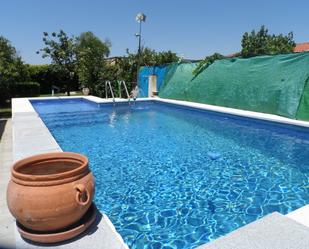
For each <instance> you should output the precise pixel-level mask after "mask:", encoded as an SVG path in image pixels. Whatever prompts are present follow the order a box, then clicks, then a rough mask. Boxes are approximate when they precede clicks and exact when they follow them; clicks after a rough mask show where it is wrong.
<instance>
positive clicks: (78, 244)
mask: <svg viewBox="0 0 309 249" xmlns="http://www.w3.org/2000/svg"><path fill="white" fill-rule="evenodd" d="M15 229H16V231H15V233H16V234H18V231H17V228H15ZM115 233H116V231H115V230H114V227H113V225H112V224H111V222H110V220H109V219H108V217H107V216H106V215H104V214H103V215H102V214H100V213H98V214H97V219H96V221H95V224H93V225H92V226H91V228H90V229H88V230H87V231H85V232H84V233H83V234H81V236H79V237H77V238H76V239H72V240H69V241H67V242H63V243H59V244H49V245H48V244H47V245H42V244H33V243H31V242H29V241H25V240H24V239H23V238H22V237H20V236H19V235H17V236H16V249H49V248H56V249H79V248H83V249H84V248H102V249H128V247H127V246H126V245H125V244H124V243H120V242H121V241H122V238H121V237H120V235H118V236H119V237H117V236H115Z"/></svg>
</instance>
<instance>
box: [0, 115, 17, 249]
mask: <svg viewBox="0 0 309 249" xmlns="http://www.w3.org/2000/svg"><path fill="white" fill-rule="evenodd" d="M0 123H1V126H2V129H1V131H0V132H1V133H2V136H1V140H0V210H1V211H0V224H1V225H0V248H1V249H2V248H6V249H11V248H15V247H16V246H15V232H14V230H15V220H14V218H13V217H12V215H11V214H10V212H9V210H8V207H7V205H6V187H7V184H8V182H9V179H10V174H11V171H10V168H11V165H12V163H13V155H12V121H11V119H8V120H0Z"/></svg>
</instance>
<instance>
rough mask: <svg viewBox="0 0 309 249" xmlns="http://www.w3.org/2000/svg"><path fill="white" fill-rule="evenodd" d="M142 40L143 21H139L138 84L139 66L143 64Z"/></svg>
mask: <svg viewBox="0 0 309 249" xmlns="http://www.w3.org/2000/svg"><path fill="white" fill-rule="evenodd" d="M141 41H142V21H140V22H139V34H138V51H137V53H138V54H137V72H136V84H137V85H138V76H139V75H138V74H139V67H140V65H141Z"/></svg>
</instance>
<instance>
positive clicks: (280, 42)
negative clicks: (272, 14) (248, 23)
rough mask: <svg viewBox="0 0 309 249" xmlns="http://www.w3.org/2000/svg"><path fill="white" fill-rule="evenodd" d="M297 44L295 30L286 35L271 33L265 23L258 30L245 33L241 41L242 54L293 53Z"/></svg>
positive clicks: (246, 55) (244, 55) (248, 55)
mask: <svg viewBox="0 0 309 249" xmlns="http://www.w3.org/2000/svg"><path fill="white" fill-rule="evenodd" d="M295 45H296V44H295V42H294V40H293V32H290V33H288V35H286V36H285V35H282V34H279V35H274V34H273V35H270V34H268V29H267V28H266V27H265V26H264V25H263V26H261V28H260V30H259V31H258V32H256V31H255V30H252V31H251V33H248V32H246V33H244V35H243V37H242V41H241V46H242V50H241V56H243V57H252V56H257V55H266V54H268V55H275V54H283V53H291V52H292V51H293V49H294V47H295Z"/></svg>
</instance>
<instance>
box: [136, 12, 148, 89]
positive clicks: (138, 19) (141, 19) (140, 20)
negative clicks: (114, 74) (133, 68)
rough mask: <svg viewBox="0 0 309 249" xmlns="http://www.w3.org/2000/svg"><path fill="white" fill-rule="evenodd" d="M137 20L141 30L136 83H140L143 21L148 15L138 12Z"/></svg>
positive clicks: (139, 33)
mask: <svg viewBox="0 0 309 249" xmlns="http://www.w3.org/2000/svg"><path fill="white" fill-rule="evenodd" d="M135 19H136V21H137V22H138V23H139V32H138V34H136V36H138V50H137V72H136V83H137V84H138V73H139V67H140V65H141V52H142V51H141V43H142V22H145V21H146V15H145V14H143V13H138V14H137V15H136V18H135Z"/></svg>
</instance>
